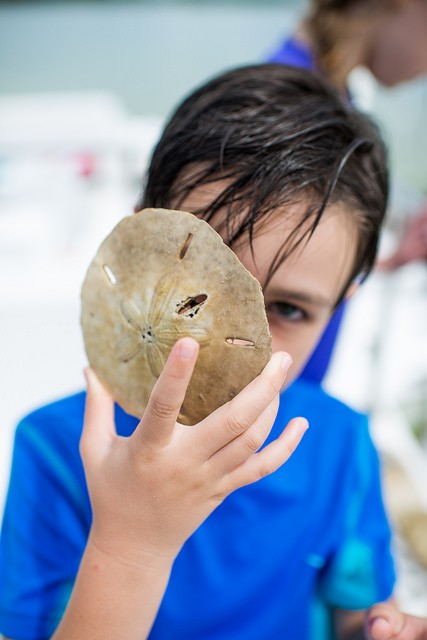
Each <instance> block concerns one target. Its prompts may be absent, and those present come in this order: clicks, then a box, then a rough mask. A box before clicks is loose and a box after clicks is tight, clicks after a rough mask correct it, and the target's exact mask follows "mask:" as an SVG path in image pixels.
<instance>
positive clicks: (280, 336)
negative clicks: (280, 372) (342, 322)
mask: <svg viewBox="0 0 427 640" xmlns="http://www.w3.org/2000/svg"><path fill="white" fill-rule="evenodd" d="M326 324H327V323H326V322H318V323H310V324H305V325H302V324H299V323H296V324H295V325H292V324H290V326H289V327H288V328H287V329H284V328H278V327H276V326H275V325H274V323H272V322H270V332H271V343H272V350H273V353H275V352H276V351H286V352H287V353H289V354H290V355H291V356H292V366H291V368H290V370H289V372H288V375H287V379H286V385H285V386H288V385H289V384H290V383H291V382H292V381H293V380H295V378H296V377H297V376H298V375H299V374H300V373H301V371H302V369H303V368H304V365H305V364H306V362H307V360H308V359H309V358H310V356H311V354H312V353H313V349H314V348H315V347H316V345H317V343H318V341H319V339H320V337H321V335H322V333H323V331H324V329H325V327H326Z"/></svg>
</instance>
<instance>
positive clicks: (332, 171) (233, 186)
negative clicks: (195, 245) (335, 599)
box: [137, 64, 388, 294]
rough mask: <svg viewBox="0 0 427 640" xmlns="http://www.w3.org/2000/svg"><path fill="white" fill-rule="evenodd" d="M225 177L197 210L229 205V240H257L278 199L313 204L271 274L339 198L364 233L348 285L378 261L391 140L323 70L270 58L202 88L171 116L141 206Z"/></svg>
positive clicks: (171, 203) (204, 214)
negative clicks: (331, 83)
mask: <svg viewBox="0 0 427 640" xmlns="http://www.w3.org/2000/svg"><path fill="white" fill-rule="evenodd" d="M218 180H224V181H225V182H224V183H223V189H222V190H221V191H220V192H219V194H218V195H217V197H215V199H214V200H213V201H212V202H211V203H210V204H209V206H207V207H206V208H205V209H203V210H197V211H193V212H192V213H195V214H196V215H198V216H200V217H201V218H203V219H205V220H207V221H208V222H209V221H212V219H213V217H214V215H215V213H216V212H217V211H219V210H220V209H221V210H223V211H224V212H225V221H224V225H223V228H220V229H218V228H217V227H216V228H217V230H218V231H220V232H221V233H222V235H223V237H224V239H225V241H226V242H227V243H228V244H229V245H230V246H233V244H235V243H236V241H238V240H239V239H240V238H241V237H242V235H243V234H245V233H248V235H249V240H250V242H251V246H252V238H253V234H254V230H256V229H257V228H258V225H259V223H261V222H262V221H264V220H266V219H267V218H268V217H269V216H270V215H271V214H274V211H275V210H276V209H277V208H278V207H283V206H284V205H285V206H286V205H290V204H295V203H301V202H302V203H304V204H305V205H306V211H305V215H304V216H303V218H302V219H301V216H298V219H297V220H296V223H295V230H294V233H293V234H291V237H290V238H286V239H284V244H283V247H282V249H281V251H280V252H279V254H278V255H276V256H272V262H271V268H270V273H269V277H268V280H269V279H270V278H271V275H272V274H273V273H274V271H275V270H276V269H277V267H278V266H279V265H280V264H281V263H282V262H283V260H284V259H286V257H287V256H288V255H289V254H290V253H291V252H292V251H293V250H294V249H295V247H296V246H298V245H299V244H300V243H301V242H304V241H306V240H307V239H308V238H309V237H310V235H311V234H312V233H313V231H314V229H315V228H316V226H317V224H318V222H319V220H320V219H321V217H322V215H323V212H324V211H325V208H326V206H327V205H328V204H330V203H336V202H342V203H344V204H346V205H348V209H350V213H351V215H353V216H354V221H355V224H356V228H357V232H358V244H357V255H356V260H355V264H354V268H353V271H352V273H351V277H350V279H349V282H348V283H347V285H346V287H345V288H347V286H348V284H350V282H351V281H352V280H353V279H354V278H356V277H357V276H359V275H360V274H361V273H363V274H367V273H368V272H369V271H370V270H371V269H372V266H373V264H374V260H375V256H376V251H377V243H378V236H379V232H380V228H381V224H382V221H383V218H384V213H385V209H386V204H387V195H388V172H387V163H386V154H385V149H384V145H383V143H382V140H381V137H380V135H379V133H378V131H377V128H376V126H375V125H374V124H373V123H372V122H371V121H370V120H369V119H368V118H367V117H365V116H364V115H361V114H359V113H357V112H356V111H354V110H353V109H352V108H351V107H350V106H349V105H347V104H346V103H345V101H344V100H343V99H341V97H340V96H339V95H338V93H336V92H335V90H334V89H332V88H331V87H330V86H329V84H328V83H327V82H326V81H325V80H323V79H322V78H321V77H320V76H318V75H315V74H314V73H311V72H309V71H306V70H303V69H297V68H293V67H288V66H286V65H275V64H263V65H254V66H247V67H242V68H239V69H235V70H232V71H229V72H226V73H224V74H222V75H220V76H219V77H216V78H214V79H212V80H210V81H209V82H208V83H207V84H205V85H203V86H201V87H200V88H198V89H197V90H196V91H194V92H193V93H192V94H191V95H190V96H189V97H187V98H186V99H185V100H184V101H183V102H182V104H181V105H180V106H179V107H178V108H177V110H176V111H175V112H174V113H173V115H172V116H171V118H170V120H169V122H168V123H167V125H166V127H165V129H164V132H163V135H162V136H161V139H160V141H159V142H158V144H157V146H156V148H155V150H154V152H153V156H152V159H151V163H150V167H149V170H148V172H147V176H146V182H145V188H144V191H143V195H142V198H141V200H140V201H139V203H138V206H137V209H142V208H145V207H168V208H169V207H170V208H175V209H179V208H180V206H181V203H182V202H183V201H184V200H185V198H186V197H187V196H188V195H189V194H190V193H191V192H192V190H193V189H196V188H198V187H200V186H201V185H207V184H209V183H214V182H216V181H218ZM307 221H309V224H308V229H307ZM262 284H263V285H264V286H265V284H266V283H262ZM342 293H343V294H344V293H345V291H343V292H342Z"/></svg>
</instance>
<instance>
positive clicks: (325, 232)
mask: <svg viewBox="0 0 427 640" xmlns="http://www.w3.org/2000/svg"><path fill="white" fill-rule="evenodd" d="M211 197H212V194H210V199H211ZM205 198H206V193H203V191H202V190H201V189H200V190H194V191H193V192H192V194H191V195H190V196H189V197H188V198H187V200H186V201H185V202H183V203H182V204H181V206H180V208H181V209H183V210H184V211H190V212H191V211H194V210H195V209H196V208H198V207H200V206H203V204H205V203H206V202H209V200H206V199H205ZM299 206H300V205H299ZM302 211H303V209H302V208H298V207H285V208H283V209H277V210H276V212H275V213H274V216H273V217H272V219H271V220H270V221H269V223H268V224H265V225H264V227H263V228H262V230H260V231H259V232H258V233H255V237H254V239H253V249H254V256H255V260H254V259H253V257H252V255H251V250H250V247H249V243H248V240H247V238H245V239H242V240H241V241H239V243H238V245H236V246H233V250H234V251H235V253H236V254H237V256H238V257H239V259H240V260H241V262H242V263H243V264H244V266H245V267H246V268H247V269H248V270H249V271H250V272H251V273H252V274H253V275H254V276H255V277H256V278H257V279H258V280H259V282H260V283H261V285H264V283H265V282H266V278H267V274H268V271H269V268H270V265H271V262H272V260H273V258H274V256H275V255H276V253H277V252H278V251H279V250H280V248H281V247H282V245H283V243H284V242H285V240H286V238H287V237H288V236H289V234H290V232H291V231H292V230H293V229H294V227H295V225H296V223H297V222H298V220H299V216H300V215H301V213H302ZM355 251H356V246H355V233H354V228H352V222H351V218H350V214H349V212H348V211H346V210H345V205H344V204H340V203H339V204H335V205H331V206H330V207H328V210H327V212H325V215H324V217H323V218H322V220H321V222H320V223H319V225H318V226H317V228H316V230H315V232H314V234H313V235H312V237H311V238H310V240H309V241H308V243H305V242H303V243H302V244H301V246H300V247H298V249H296V250H295V251H294V252H293V253H292V254H291V256H289V257H288V258H287V259H286V260H285V261H284V262H283V263H282V264H281V265H280V267H279V268H278V269H277V271H276V272H275V273H274V275H273V277H272V278H271V280H270V282H269V283H268V285H267V287H266V288H265V289H264V298H265V305H266V310H267V317H268V321H269V325H270V331H271V335H272V347H273V352H274V351H279V350H283V351H287V352H288V353H290V354H291V356H292V358H293V364H292V367H291V369H290V371H289V372H288V376H287V380H286V385H289V384H290V382H292V380H294V379H295V378H296V376H297V375H298V374H299V373H300V371H301V369H302V368H303V366H304V364H305V363H306V361H307V360H308V358H309V356H310V354H311V352H312V351H313V349H314V347H315V346H316V344H317V341H318V340H319V338H320V336H321V334H322V332H323V330H324V329H325V327H326V325H327V323H328V321H329V318H330V317H331V314H332V312H333V310H334V306H335V304H336V302H337V299H338V297H339V296H340V294H341V293H342V291H343V288H344V287H345V285H346V283H347V282H348V279H349V277H350V273H351V269H352V266H353V264H354V259H355Z"/></svg>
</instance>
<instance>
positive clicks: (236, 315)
mask: <svg viewBox="0 0 427 640" xmlns="http://www.w3.org/2000/svg"><path fill="white" fill-rule="evenodd" d="M81 302H82V309H81V324H82V329H83V338H84V344H85V349H86V353H87V357H88V360H89V363H90V365H91V366H92V367H93V369H94V370H95V371H96V373H97V375H98V377H99V378H100V380H101V381H102V382H103V384H104V385H105V386H106V387H107V389H109V391H110V392H111V394H112V396H113V398H114V399H115V400H116V402H118V404H120V405H121V407H122V408H123V409H124V410H125V411H127V412H128V413H131V414H133V415H135V416H138V417H140V416H141V415H142V413H143V411H144V409H145V407H146V405H147V402H148V398H149V396H150V392H151V390H152V388H153V385H154V383H155V381H156V379H157V378H158V376H159V375H160V373H161V371H162V368H163V365H164V363H165V361H166V358H167V356H168V354H169V352H170V350H171V348H172V345H173V344H174V343H175V342H176V341H177V340H178V338H180V337H182V336H192V337H193V338H195V339H196V340H197V341H198V342H199V344H200V355H199V358H198V361H197V364H196V368H195V371H194V374H193V377H192V379H191V382H190V385H189V387H188V390H187V394H186V397H185V400H184V403H183V405H182V408H181V413H180V417H179V419H180V421H181V422H183V423H185V424H194V423H196V422H198V421H200V420H201V419H203V418H204V417H206V416H207V415H208V414H210V413H211V412H212V411H213V410H214V409H216V408H217V407H219V406H221V405H222V404H224V403H225V402H227V401H228V400H230V399H231V398H233V396H235V395H236V394H237V393H238V392H239V391H240V390H241V389H242V388H243V387H244V386H246V385H247V384H248V383H249V382H250V381H251V380H252V379H253V378H254V377H255V376H256V375H258V373H259V372H260V371H261V370H262V368H263V367H264V365H265V364H266V363H267V361H268V359H269V357H270V355H271V337H270V332H269V329H268V323H267V318H266V313H265V308H264V298H263V294H262V290H261V286H260V284H259V282H258V281H257V280H256V279H255V278H254V277H253V276H252V275H251V274H250V273H249V272H248V271H247V270H246V269H245V268H244V267H243V265H242V264H241V262H240V261H239V260H238V258H237V257H236V255H235V254H234V253H233V251H231V249H229V247H227V246H226V245H225V244H224V243H223V241H222V239H221V237H220V236H219V235H218V234H217V233H216V231H214V230H213V229H212V227H210V225H209V224H207V223H206V222H204V221H203V220H199V219H198V218H196V217H195V216H194V215H192V214H189V213H186V212H183V211H171V210H167V209H144V210H143V211H140V212H139V213H136V214H133V215H131V216H129V217H126V218H124V219H123V220H122V221H121V222H119V224H118V225H117V226H116V227H115V228H114V229H113V231H112V232H111V233H110V234H109V235H108V236H107V238H106V239H105V240H104V241H103V243H102V244H101V246H100V248H99V250H98V252H97V254H96V255H95V257H94V259H93V261H92V262H91V264H90V266H89V269H88V271H87V274H86V278H85V280H84V283H83V287H82V293H81Z"/></svg>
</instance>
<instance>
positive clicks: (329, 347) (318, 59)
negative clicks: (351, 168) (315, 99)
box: [269, 0, 427, 383]
mask: <svg viewBox="0 0 427 640" xmlns="http://www.w3.org/2000/svg"><path fill="white" fill-rule="evenodd" d="M269 62H277V63H283V64H290V65H294V66H298V67H304V68H306V69H310V70H312V71H316V72H318V73H320V74H322V75H323V76H325V77H326V78H327V79H328V80H329V81H330V82H331V83H332V84H333V85H334V86H335V87H336V88H337V89H338V90H339V91H340V92H341V93H343V94H344V95H345V96H346V97H347V98H348V99H349V100H350V101H351V95H350V91H349V86H348V79H349V75H350V73H351V71H353V69H355V68H356V67H360V66H363V67H365V68H367V69H368V70H369V71H370V72H371V73H372V74H373V76H374V77H375V78H376V80H377V81H378V82H379V83H381V84H382V85H384V86H387V87H392V86H395V85H397V84H399V83H401V82H406V81H409V80H412V79H414V78H416V77H418V76H420V75H422V74H424V73H427V0H311V1H310V4H309V10H308V12H307V14H306V16H305V17H304V18H303V20H302V22H301V23H300V25H299V26H298V27H297V29H296V30H295V32H294V33H293V34H292V35H291V36H288V37H287V38H286V39H285V40H284V41H283V42H282V43H281V45H280V46H279V48H278V49H277V50H276V51H274V52H273V53H272V55H270V56H269ZM426 259H427V204H426V205H424V207H422V208H421V210H420V211H419V212H417V213H415V214H413V215H411V216H410V217H409V216H408V218H407V220H406V223H405V225H404V229H403V232H402V235H401V237H400V238H399V240H398V245H397V248H396V249H395V251H394V253H393V254H392V255H391V256H390V257H389V258H387V260H384V261H382V262H379V263H378V266H379V267H380V268H382V269H386V270H394V269H397V268H398V267H401V266H403V265H405V264H407V263H409V262H412V261H417V260H426ZM344 309H345V302H343V303H342V304H341V305H340V306H339V307H338V309H337V310H336V312H335V314H334V316H333V317H332V318H331V321H330V323H329V325H328V326H327V328H326V330H325V333H324V334H323V336H322V338H321V340H320V342H319V344H318V346H317V349H316V351H315V352H314V353H313V355H312V357H311V359H310V360H309V362H308V363H307V366H306V368H305V369H304V371H303V372H302V376H303V377H304V378H307V379H310V380H311V381H313V382H318V383H321V382H322V379H323V377H324V375H325V374H326V372H327V368H328V365H329V362H330V359H331V355H332V352H333V347H334V343H335V340H336V336H337V333H338V330H339V327H340V324H341V320H342V317H343V312H344Z"/></svg>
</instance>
